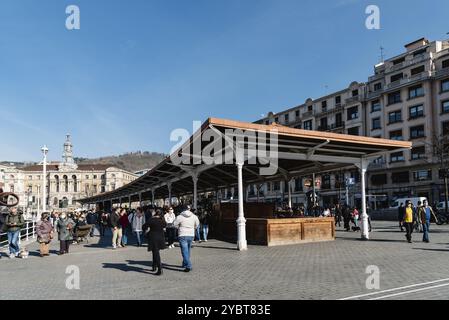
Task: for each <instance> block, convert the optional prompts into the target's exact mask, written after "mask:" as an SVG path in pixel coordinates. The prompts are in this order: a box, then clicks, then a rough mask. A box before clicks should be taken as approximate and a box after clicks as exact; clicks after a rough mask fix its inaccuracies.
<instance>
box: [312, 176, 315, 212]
mask: <svg viewBox="0 0 449 320" xmlns="http://www.w3.org/2000/svg"><path fill="white" fill-rule="evenodd" d="M312 192H313V194H312V199H313V206H314V207H315V205H316V199H315V194H316V193H315V173H314V174H312Z"/></svg>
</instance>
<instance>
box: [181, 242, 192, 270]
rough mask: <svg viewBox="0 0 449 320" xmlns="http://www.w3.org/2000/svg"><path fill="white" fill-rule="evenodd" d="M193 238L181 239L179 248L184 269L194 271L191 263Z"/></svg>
mask: <svg viewBox="0 0 449 320" xmlns="http://www.w3.org/2000/svg"><path fill="white" fill-rule="evenodd" d="M192 241H193V237H179V246H180V247H181V254H182V267H183V268H188V269H190V270H192V263H191V262H190V249H191V248H192Z"/></svg>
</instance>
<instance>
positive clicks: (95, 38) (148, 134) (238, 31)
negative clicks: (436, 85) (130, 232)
mask: <svg viewBox="0 0 449 320" xmlns="http://www.w3.org/2000/svg"><path fill="white" fill-rule="evenodd" d="M69 4H76V5H78V6H79V8H80V10H81V30H75V31H68V30H67V29H66V28H65V20H66V17H67V15H66V13H65V8H66V6H67V5H69ZM369 4H376V5H378V6H379V7H380V9H381V27H382V29H381V30H367V29H366V28H365V19H366V15H365V8H366V6H367V5H369ZM448 12H449V2H448V1H447V0H426V1H424V0H423V1H416V0H413V1H412V0H394V1H391V0H388V1H377V0H376V1H374V2H373V1H363V0H335V1H324V0H313V1H308V0H301V1H300V0H158V1H155V0H126V1H125V0H70V1H65V0H39V1H36V0H2V1H1V2H0V119H1V122H0V123H1V124H0V126H1V127H0V128H1V130H0V132H1V138H0V141H1V142H0V160H10V161H21V160H25V161H37V160H39V159H40V157H41V154H40V147H41V146H42V145H43V144H44V143H46V144H47V145H48V146H49V148H50V159H51V160H59V159H60V157H61V152H62V143H63V140H64V135H65V134H66V133H71V134H72V135H73V141H74V145H75V150H74V151H75V154H76V156H84V157H96V156H101V155H112V154H119V153H123V152H127V151H137V150H149V151H157V152H164V153H167V152H168V151H169V150H170V149H171V147H172V146H173V144H174V143H173V142H170V140H169V135H170V132H171V130H173V129H175V128H191V126H192V121H193V120H201V121H204V120H205V119H206V118H207V117H209V116H214V117H223V118H229V119H236V120H243V121H255V120H257V119H259V118H260V117H261V115H262V114H266V113H267V112H268V111H274V112H276V111H281V110H283V109H286V108H289V107H293V106H295V105H299V104H301V103H303V102H304V101H305V99H306V98H308V97H312V98H315V97H319V96H322V95H324V94H327V93H330V92H333V91H336V90H340V89H342V88H346V87H347V86H348V85H349V83H350V82H351V81H366V80H367V77H368V75H370V74H371V72H372V69H373V65H374V64H376V63H377V62H378V61H379V56H380V52H379V47H380V45H382V46H383V47H385V54H386V56H387V57H391V56H393V55H397V54H400V53H401V52H402V51H403V45H404V44H406V43H407V42H410V41H413V40H415V39H417V38H419V37H423V36H425V37H427V38H429V39H430V40H437V39H444V38H446V37H449V36H447V35H446V33H447V32H449V19H448V15H447V14H448ZM326 86H327V88H326Z"/></svg>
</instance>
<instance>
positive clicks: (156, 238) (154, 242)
mask: <svg viewBox="0 0 449 320" xmlns="http://www.w3.org/2000/svg"><path fill="white" fill-rule="evenodd" d="M165 227H166V223H165V220H164V219H163V218H159V217H152V218H151V219H150V220H149V221H148V222H147V223H145V224H144V225H143V228H142V229H143V230H144V231H146V230H147V229H150V230H149V232H148V235H147V236H148V251H152V250H162V249H165V233H164V228H165Z"/></svg>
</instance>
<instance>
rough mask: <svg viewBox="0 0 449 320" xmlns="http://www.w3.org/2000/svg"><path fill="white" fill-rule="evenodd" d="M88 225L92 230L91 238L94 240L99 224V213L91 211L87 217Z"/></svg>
mask: <svg viewBox="0 0 449 320" xmlns="http://www.w3.org/2000/svg"><path fill="white" fill-rule="evenodd" d="M86 221H87V224H90V225H91V226H92V228H91V229H90V234H89V236H90V237H91V238H92V237H93V236H94V235H95V229H96V228H97V223H98V213H97V212H93V211H89V213H88V214H87V216H86Z"/></svg>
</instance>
